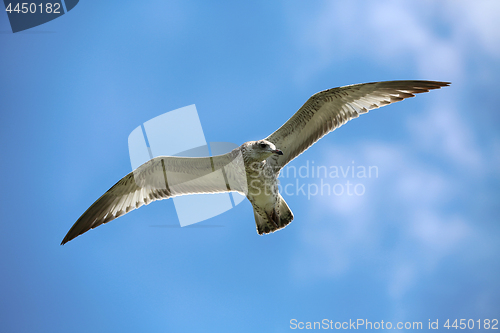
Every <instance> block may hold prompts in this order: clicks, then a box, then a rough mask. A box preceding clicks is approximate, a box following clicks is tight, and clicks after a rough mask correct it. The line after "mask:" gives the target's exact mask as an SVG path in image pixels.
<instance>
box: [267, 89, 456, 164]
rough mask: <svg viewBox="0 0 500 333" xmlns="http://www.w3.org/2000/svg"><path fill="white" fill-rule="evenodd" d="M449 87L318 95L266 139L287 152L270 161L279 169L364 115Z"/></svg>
mask: <svg viewBox="0 0 500 333" xmlns="http://www.w3.org/2000/svg"><path fill="white" fill-rule="evenodd" d="M449 84H450V83H449V82H438V81H385V82H373V83H362V84H355V85H350V86H345V87H339V88H333V89H328V90H324V91H321V92H319V93H316V94H314V95H313V96H311V98H309V100H307V102H306V103H305V104H304V105H303V106H302V107H301V108H300V109H299V110H298V111H297V112H296V113H295V114H294V115H293V116H292V117H291V118H290V119H289V120H288V121H287V122H286V123H285V124H284V125H283V126H281V127H280V128H279V129H278V130H276V131H275V132H274V133H273V134H271V135H270V136H268V137H267V138H266V139H267V140H268V141H271V142H272V143H274V144H275V145H276V147H277V148H278V149H280V150H281V151H283V155H281V156H280V155H274V156H272V157H270V158H269V160H270V162H271V163H272V164H273V166H274V167H275V169H277V170H279V169H281V168H283V167H284V166H285V165H286V164H287V163H288V162H290V161H291V160H293V159H294V158H295V157H297V156H298V155H300V154H302V153H303V152H304V151H305V150H307V148H309V147H310V146H312V145H313V144H314V143H315V142H316V141H318V140H319V139H321V138H322V137H323V136H325V135H326V134H328V133H330V132H331V131H333V130H334V129H336V128H338V127H340V126H342V125H343V124H345V123H346V122H348V121H349V120H351V119H353V118H357V117H358V116H359V115H360V114H363V113H366V112H368V111H369V110H372V109H376V108H379V107H381V106H384V105H388V104H391V103H394V102H399V101H402V100H403V99H405V98H409V97H413V96H415V94H420V93H424V92H428V91H429V90H432V89H438V88H441V87H444V86H448V85H449Z"/></svg>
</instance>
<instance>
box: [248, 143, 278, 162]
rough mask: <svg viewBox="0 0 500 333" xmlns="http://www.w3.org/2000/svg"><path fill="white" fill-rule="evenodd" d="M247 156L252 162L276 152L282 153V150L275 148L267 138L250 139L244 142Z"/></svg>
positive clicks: (261, 159)
mask: <svg viewBox="0 0 500 333" xmlns="http://www.w3.org/2000/svg"><path fill="white" fill-rule="evenodd" d="M245 146H246V147H245V150H246V155H247V157H248V158H249V159H250V160H251V161H252V162H261V161H264V160H265V159H267V158H268V157H269V156H271V155H274V154H277V155H283V152H282V151H281V150H279V149H277V148H276V146H275V145H274V144H273V143H272V142H269V141H267V140H259V141H250V142H247V143H246V144H245Z"/></svg>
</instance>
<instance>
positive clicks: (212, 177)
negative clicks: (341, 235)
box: [61, 81, 450, 245]
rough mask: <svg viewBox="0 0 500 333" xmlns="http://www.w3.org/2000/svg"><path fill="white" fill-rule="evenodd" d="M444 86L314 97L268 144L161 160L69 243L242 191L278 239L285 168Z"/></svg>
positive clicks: (108, 197) (264, 230) (260, 223)
mask: <svg viewBox="0 0 500 333" xmlns="http://www.w3.org/2000/svg"><path fill="white" fill-rule="evenodd" d="M449 85H450V83H449V82H439V81H383V82H372V83H362V84H354V85H348V86H343V87H338V88H332V89H327V90H324V91H321V92H318V93H316V94H314V95H313V96H311V97H310V98H309V99H308V100H307V102H306V103H305V104H304V105H303V106H302V107H301V108H300V109H299V110H298V111H297V112H296V113H295V114H294V115H293V116H292V117H291V118H290V119H289V120H288V121H287V122H286V123H285V124H283V126H281V127H280V128H279V129H277V130H276V131H275V132H274V133H272V134H271V135H269V136H268V137H267V138H265V139H263V140H258V141H249V142H245V143H244V144H242V145H241V146H239V147H238V148H236V149H234V150H232V151H231V152H229V153H227V154H223V155H217V156H212V157H175V156H159V157H155V158H153V159H151V160H149V161H148V162H146V163H144V164H143V165H141V166H139V167H138V168H137V169H135V170H134V171H132V172H131V173H129V174H128V175H126V176H125V177H123V178H122V179H121V180H120V181H118V182H117V183H116V184H115V185H114V186H113V187H111V188H110V189H109V190H108V191H107V192H106V193H104V194H103V195H102V196H101V197H100V198H99V199H97V200H96V201H95V202H94V203H93V204H92V206H90V207H89V208H88V209H87V210H86V211H85V212H84V213H83V214H82V216H80V218H79V219H78V220H77V221H76V222H75V224H74V225H73V226H72V227H71V229H70V230H69V231H68V233H67V234H66V236H65V237H64V239H63V240H62V242H61V245H63V244H65V243H67V242H69V241H70V240H72V239H74V238H75V237H77V236H79V235H81V234H83V233H85V232H87V231H88V230H90V229H94V228H96V227H98V226H100V225H101V224H104V223H107V222H110V221H112V220H114V219H116V218H117V217H120V216H122V215H124V214H127V213H128V212H130V211H132V210H134V209H137V208H139V207H141V206H143V205H148V204H149V203H151V202H153V201H157V200H163V199H168V198H173V197H175V196H181V195H189V194H199V193H222V192H231V191H233V192H239V193H241V194H243V195H245V196H246V197H247V198H248V200H249V201H250V203H251V204H252V207H253V210H254V217H255V223H256V226H257V233H258V234H259V235H263V234H269V233H273V232H275V231H277V230H280V229H282V228H284V227H286V226H287V225H288V224H289V223H290V222H291V221H292V220H293V213H292V211H291V210H290V208H289V207H288V205H287V203H286V201H285V199H283V197H282V196H281V194H280V193H279V191H278V184H279V182H278V176H279V173H280V170H281V169H282V168H283V167H284V166H285V165H286V164H287V163H289V162H290V161H291V160H293V159H294V158H296V157H297V156H299V155H300V154H302V153H303V152H304V151H306V150H307V149H308V148H309V147H310V146H312V145H313V144H314V143H315V142H316V141H318V140H319V139H321V138H322V137H323V136H325V135H326V134H328V133H330V132H332V131H333V130H335V129H337V128H339V127H340V126H342V125H343V124H345V123H346V122H348V121H349V120H351V119H354V118H357V117H358V116H359V115H361V114H363V113H367V112H368V111H369V110H372V109H377V108H379V107H382V106H384V105H388V104H391V103H394V102H399V101H402V100H403V99H405V98H409V97H414V96H415V94H420V93H424V92H428V91H429V90H432V89H439V88H441V87H445V86H449Z"/></svg>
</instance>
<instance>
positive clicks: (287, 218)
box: [253, 194, 293, 235]
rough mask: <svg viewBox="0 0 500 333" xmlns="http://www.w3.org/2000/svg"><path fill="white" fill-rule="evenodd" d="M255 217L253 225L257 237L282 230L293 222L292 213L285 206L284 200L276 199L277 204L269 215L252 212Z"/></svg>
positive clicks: (280, 197)
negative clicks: (255, 227)
mask: <svg viewBox="0 0 500 333" xmlns="http://www.w3.org/2000/svg"><path fill="white" fill-rule="evenodd" d="M253 213H254V216H255V224H256V225H257V232H258V233H259V235H263V234H269V233H272V232H275V231H276V230H280V229H283V228H284V227H286V226H287V225H288V224H289V223H290V222H292V220H293V213H292V211H291V210H290V208H289V207H288V205H287V204H286V201H285V199H283V197H282V196H281V194H280V195H279V197H278V204H277V205H276V209H275V210H274V211H273V213H272V214H271V215H266V214H262V213H259V212H257V210H255V208H254V210H253Z"/></svg>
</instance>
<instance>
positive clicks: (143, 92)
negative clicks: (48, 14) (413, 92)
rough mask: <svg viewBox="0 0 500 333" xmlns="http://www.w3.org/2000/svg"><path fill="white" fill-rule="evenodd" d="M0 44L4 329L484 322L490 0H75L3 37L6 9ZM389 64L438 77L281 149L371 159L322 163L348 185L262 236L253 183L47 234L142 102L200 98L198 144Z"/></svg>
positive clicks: (111, 176)
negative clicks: (369, 169)
mask: <svg viewBox="0 0 500 333" xmlns="http://www.w3.org/2000/svg"><path fill="white" fill-rule="evenodd" d="M0 45H1V51H0V64H1V65H0V117H1V118H0V119H1V123H2V125H3V126H2V130H1V131H0V138H1V141H0V142H1V152H2V163H1V166H0V168H1V174H2V175H3V183H2V184H3V188H4V191H3V194H2V200H1V206H0V207H1V211H2V217H1V224H0V228H1V232H0V249H1V253H2V256H1V259H0V266H1V267H2V274H1V275H0V288H1V289H0V294H1V297H0V299H1V301H0V323H1V326H2V332H90V331H94V332H110V331H120V332H137V331H144V332H187V331H198V332H229V331H231V332H236V331H239V332H287V331H291V329H290V320H291V319H297V321H302V322H307V321H321V320H323V319H325V318H326V319H329V320H333V322H337V321H338V322H344V321H349V319H351V320H356V319H358V318H362V319H367V320H370V321H373V322H380V321H381V320H384V322H387V321H391V322H393V323H397V322H407V321H409V322H413V321H421V322H423V323H424V327H426V325H427V323H428V320H429V319H431V320H432V321H435V320H436V319H438V320H439V324H440V327H441V328H442V324H443V323H444V322H445V321H446V319H452V320H453V319H456V318H458V319H460V318H465V319H473V320H478V319H488V318H489V319H494V318H497V319H499V318H498V316H499V313H500V303H499V300H500V285H499V283H498V276H500V260H499V251H500V245H499V244H500V242H499V237H500V226H499V218H498V216H499V213H500V211H499V205H498V201H499V189H500V173H499V170H500V158H499V156H500V154H499V150H500V133H499V131H498V128H499V124H500V115H499V113H498V105H500V95H499V94H498V83H497V78H498V76H499V74H500V61H499V59H500V3H498V2H497V1H474V2H472V1H440V2H436V1H418V2H417V1H413V2H409V1H408V2H402V1H389V0H382V1H377V2H368V1H349V2H347V1H343V2H341V1H308V2H305V1H290V0H287V1H253V2H247V3H230V2H212V3H210V4H208V3H207V2H202V1H168V2H167V1H159V0H158V1H141V2H137V1H105V2H102V1H100V2H98V1H91V0H85V1H83V0H82V1H80V3H79V4H78V5H77V6H76V7H75V8H74V9H73V10H72V11H71V12H69V13H68V14H66V15H63V16H62V17H60V18H58V19H56V20H54V21H51V22H49V23H47V24H44V25H41V26H39V27H36V28H33V29H30V30H27V31H25V32H20V33H16V34H12V33H11V32H10V26H9V23H8V19H7V15H6V13H4V14H0ZM395 79H429V80H442V81H451V82H452V85H451V86H450V87H447V88H444V89H441V90H438V91H433V92H431V93H428V94H425V95H420V96H418V97H416V98H413V99H410V100H406V101H404V102H401V103H397V104H394V105H390V106H388V107H384V108H382V109H378V110H374V111H372V112H370V113H369V114H367V115H364V116H362V117H360V118H358V119H355V120H354V121H352V122H350V123H348V124H347V125H345V126H343V127H342V128H340V129H338V130H336V131H335V132H333V133H331V134H329V135H328V136H327V137H325V138H323V139H322V140H321V141H320V142H319V143H317V144H316V145H315V146H313V147H312V148H311V149H309V150H308V151H307V152H306V153H305V154H303V155H301V156H300V157H299V158H298V159H296V160H295V161H293V163H292V164H291V165H292V166H295V167H296V168H299V167H300V166H303V165H306V163H307V162H309V163H310V164H312V162H314V163H315V165H324V166H328V167H330V166H338V167H343V168H347V167H348V166H352V165H355V166H376V167H377V170H378V177H371V178H358V177H348V176H347V177H344V178H342V177H341V178H328V179H325V180H324V181H326V182H329V183H330V184H331V185H332V186H333V185H335V184H337V183H345V182H346V181H347V180H349V181H351V182H352V183H356V184H358V183H359V184H362V186H363V188H364V193H363V195H347V194H346V193H344V194H343V195H315V196H313V197H311V198H310V199H308V198H307V197H305V196H303V195H288V196H287V195H284V197H285V199H286V200H287V202H288V204H289V206H290V207H291V209H292V210H293V212H294V215H295V219H294V221H293V222H292V223H291V224H290V225H289V226H288V227H287V228H285V229H283V230H282V231H280V232H277V233H274V234H272V235H268V236H258V235H257V233H256V231H255V223H254V216H253V214H252V208H251V205H250V204H249V203H248V202H247V201H245V202H244V203H242V204H240V205H238V206H237V207H236V208H234V209H232V210H230V211H228V212H226V213H224V214H222V215H219V216H216V217H214V218H212V219H210V220H207V221H204V222H202V223H199V224H196V225H194V226H191V227H186V228H180V227H177V226H178V219H177V216H176V213H175V209H174V206H173V203H172V201H171V200H167V201H162V202H156V203H153V204H151V205H149V206H147V207H143V208H141V209H139V210H137V211H134V212H132V213H130V214H127V215H126V216H123V217H121V218H119V219H118V220H115V221H113V222H111V223H109V224H107V225H104V226H101V227H99V228H97V229H95V230H92V231H90V232H88V233H87V234H85V235H83V236H80V237H78V238H77V239H75V240H73V241H71V242H70V243H68V244H67V245H65V246H60V245H59V243H60V241H61V240H62V238H63V237H64V235H65V234H66V232H67V231H68V230H69V228H70V227H71V225H72V224H73V223H74V222H75V221H76V220H77V219H78V217H79V216H80V215H81V214H82V213H83V212H84V211H85V210H86V209H87V208H88V206H90V205H91V204H92V203H93V202H94V200H96V199H97V198H98V197H99V196H100V195H101V194H103V193H104V192H105V191H106V190H108V189H109V188H110V187H111V186H112V185H113V184H114V183H115V182H116V181H117V180H119V179H120V178H121V177H123V176H124V175H126V174H127V173H129V172H130V171H131V165H130V158H129V152H128V146H127V138H128V135H129V134H130V132H132V130H133V129H135V128H136V127H137V126H139V125H140V124H142V123H144V122H145V121H147V120H149V119H151V118H154V117H156V116H158V115H160V114H163V113H165V112H168V111H171V110H174V109H177V108H180V107H183V106H186V105H190V104H196V107H197V110H198V113H199V117H200V120H201V123H202V125H203V130H204V133H205V137H206V139H207V141H210V142H219V141H221V142H233V143H236V144H241V143H243V142H245V141H249V140H256V139H261V138H264V137H266V136H267V135H269V134H270V133H271V132H273V131H274V130H275V129H277V128H278V127H279V126H281V125H282V124H283V123H284V122H285V121H286V120H287V119H288V118H289V117H290V116H291V115H292V114H293V113H294V112H295V111H296V110H297V109H298V108H299V107H300V106H301V105H302V103H304V102H305V101H306V100H307V98H309V97H310V96H311V95H312V94H313V93H315V92H317V91H320V90H324V89H327V88H332V87H336V86H341V85H346V84H353V83H362V82H370V81H382V80H395ZM293 181H294V179H289V178H286V179H282V184H287V182H293ZM320 181H321V180H320V179H312V178H311V179H305V180H304V182H306V183H307V184H312V183H317V184H319V182H320ZM476 325H477V323H476ZM476 328H477V326H476Z"/></svg>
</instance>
